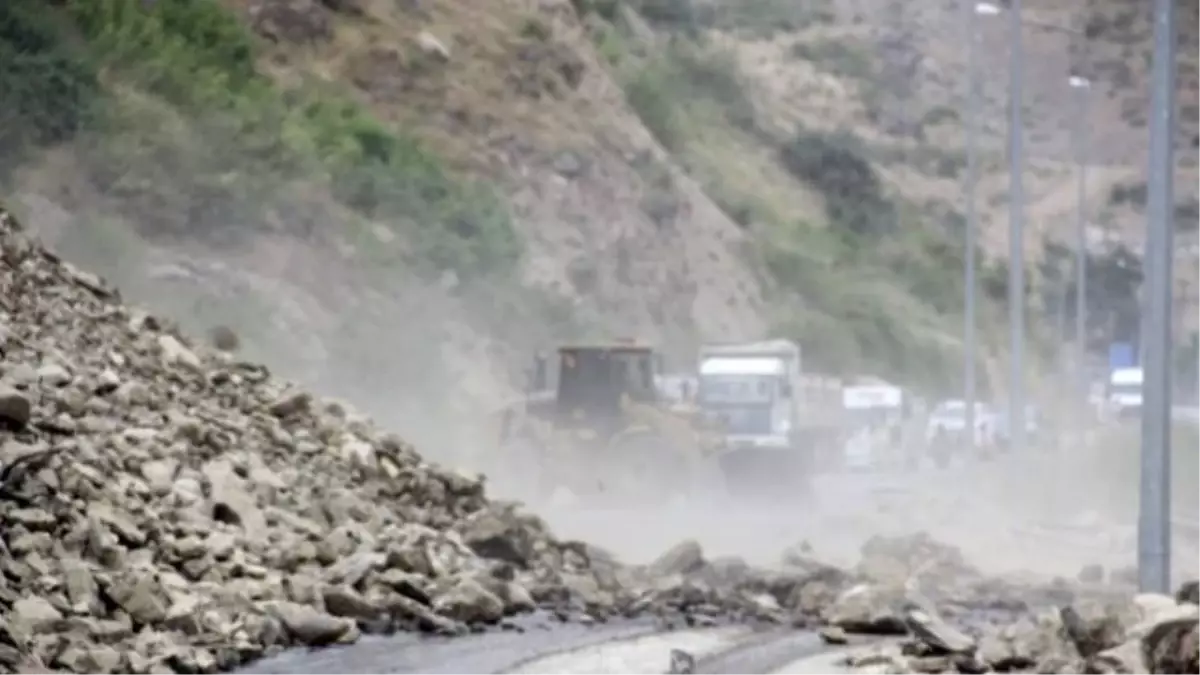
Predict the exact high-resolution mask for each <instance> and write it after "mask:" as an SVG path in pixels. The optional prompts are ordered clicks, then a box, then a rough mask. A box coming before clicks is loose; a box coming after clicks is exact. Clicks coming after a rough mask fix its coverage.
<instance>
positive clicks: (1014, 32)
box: [1008, 0, 1025, 452]
mask: <svg viewBox="0 0 1200 675" xmlns="http://www.w3.org/2000/svg"><path fill="white" fill-rule="evenodd" d="M1008 11H1009V23H1008V29H1009V36H1010V40H1011V52H1010V56H1009V78H1010V79H1009V85H1008V86H1009V96H1008V100H1009V107H1010V110H1009V114H1010V119H1009V123H1008V138H1009V149H1008V162H1009V168H1008V171H1009V190H1008V246H1009V250H1008V258H1009V261H1008V312H1009V326H1010V328H1011V329H1012V347H1011V349H1012V363H1011V373H1010V375H1009V378H1010V382H1009V389H1008V419H1009V434H1010V438H1011V442H1012V449H1013V451H1014V452H1021V451H1023V450H1024V449H1025V391H1024V389H1025V246H1024V243H1025V241H1024V240H1025V222H1024V221H1025V181H1024V176H1023V175H1022V172H1023V171H1024V169H1025V148H1024V146H1023V143H1022V140H1023V136H1024V133H1023V129H1024V124H1025V121H1024V115H1023V114H1022V113H1023V111H1022V107H1023V103H1024V98H1025V97H1024V96H1023V95H1022V94H1023V92H1024V68H1025V64H1024V51H1025V50H1024V46H1023V39H1022V35H1021V33H1022V30H1021V29H1022V26H1021V0H1012V2H1011V5H1010V6H1009V10H1008Z"/></svg>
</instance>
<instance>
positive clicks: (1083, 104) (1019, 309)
mask: <svg viewBox="0 0 1200 675" xmlns="http://www.w3.org/2000/svg"><path fill="white" fill-rule="evenodd" d="M1002 11H1005V10H1002V9H1001V7H1000V6H999V5H997V4H993V3H991V2H979V3H977V4H976V5H975V13H976V14H979V15H985V16H995V15H997V14H1000V13H1001V12H1002ZM1007 11H1008V13H1009V15H1008V18H1009V34H1010V39H1011V42H1012V45H1011V50H1012V51H1011V52H1010V62H1009V75H1010V81H1009V97H1008V100H1009V107H1010V110H1009V112H1010V118H1009V124H1008V134H1009V181H1010V182H1009V185H1010V187H1009V202H1008V204H1009V235H1008V237H1009V268H1008V269H1009V275H1008V302H1009V325H1010V327H1011V329H1012V338H1011V339H1012V348H1011V349H1012V362H1011V367H1012V371H1011V374H1010V379H1011V383H1010V386H1009V404H1008V407H1009V424H1010V425H1011V427H1012V428H1011V440H1012V445H1013V448H1014V449H1018V450H1019V449H1023V448H1024V446H1025V430H1026V420H1025V417H1026V415H1025V412H1026V411H1025V405H1024V399H1025V392H1024V389H1025V387H1024V384H1025V247H1024V243H1025V235H1024V230H1025V182H1024V173H1023V171H1024V167H1025V157H1024V144H1023V124H1024V121H1023V118H1024V110H1023V105H1022V104H1023V102H1024V96H1023V93H1024V89H1023V87H1024V72H1023V69H1024V58H1025V55H1024V45H1023V41H1022V37H1023V35H1022V30H1021V29H1022V27H1023V26H1025V25H1029V26H1034V27H1038V28H1043V29H1046V30H1051V31H1056V32H1060V33H1066V34H1067V35H1070V36H1071V38H1072V40H1074V39H1080V40H1083V39H1085V38H1086V36H1085V34H1084V33H1083V31H1080V30H1077V29H1074V28H1069V27H1066V26H1060V25H1057V24H1052V23H1045V22H1041V21H1033V20H1025V19H1023V18H1022V17H1021V0H1011V2H1010V4H1009V7H1008V9H1007ZM1084 46H1085V47H1086V45H1084ZM1068 83H1069V84H1070V86H1071V88H1072V89H1074V90H1075V91H1076V93H1077V95H1078V96H1079V98H1078V99H1077V103H1078V105H1079V110H1078V113H1079V114H1078V115H1077V118H1076V120H1075V134H1074V135H1075V145H1076V148H1075V154H1076V161H1077V162H1078V164H1079V166H1078V171H1077V186H1076V191H1077V194H1076V200H1077V201H1076V206H1075V220H1076V242H1075V275H1076V276H1075V279H1076V299H1075V302H1076V312H1075V322H1076V336H1077V337H1076V339H1077V340H1078V341H1079V345H1078V352H1079V354H1078V357H1077V358H1078V361H1079V363H1078V364H1077V366H1076V367H1077V369H1078V370H1079V376H1078V382H1079V388H1080V392H1081V393H1082V391H1083V389H1084V386H1085V382H1086V376H1085V372H1086V371H1085V370H1084V368H1083V362H1084V360H1085V356H1086V349H1087V348H1086V340H1084V338H1083V335H1084V334H1085V333H1086V325H1087V324H1086V315H1087V312H1086V307H1087V305H1086V300H1087V295H1086V280H1087V277H1086V274H1087V272H1086V270H1087V223H1086V215H1085V214H1086V205H1085V204H1084V201H1085V200H1086V199H1087V186H1086V178H1087V175H1086V170H1085V165H1086V161H1087V158H1086V150H1085V147H1086V144H1087V134H1086V126H1087V113H1088V110H1087V107H1088V96H1087V89H1088V87H1089V86H1090V82H1089V81H1088V80H1087V79H1086V78H1084V77H1082V76H1078V75H1076V74H1072V75H1071V77H1070V79H1069V80H1068ZM1063 283H1064V290H1065V283H1066V281H1065V279H1064V281H1063ZM1065 311H1066V296H1065V292H1064V294H1063V296H1062V302H1061V303H1060V306H1059V312H1060V315H1059V317H1058V321H1059V326H1060V330H1059V335H1060V336H1062V335H1064V334H1065V331H1063V330H1062V327H1064V326H1065V323H1064V322H1065ZM1060 354H1061V352H1060ZM1065 381H1069V379H1068V380H1065Z"/></svg>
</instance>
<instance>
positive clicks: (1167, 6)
mask: <svg viewBox="0 0 1200 675" xmlns="http://www.w3.org/2000/svg"><path fill="white" fill-rule="evenodd" d="M1174 113H1175V0H1155V2H1154V65H1153V70H1152V89H1151V115H1150V161H1149V170H1148V177H1149V180H1148V181H1147V182H1146V187H1147V195H1146V262H1145V266H1144V269H1145V270H1146V286H1145V289H1146V295H1145V307H1146V316H1145V320H1144V322H1143V326H1144V330H1143V335H1142V338H1143V339H1142V343H1143V345H1145V347H1146V348H1145V349H1144V351H1143V353H1144V354H1145V385H1144V391H1143V396H1144V405H1143V406H1142V473H1141V491H1140V504H1139V507H1140V513H1139V518H1138V580H1139V585H1140V587H1141V590H1142V592H1148V593H1168V592H1170V582H1171V528H1170V523H1171V482H1170V481H1171V448H1170V438H1169V432H1170V423H1171V371H1170V368H1169V363H1170V354H1171V290H1172V289H1171V285H1172V284H1171V276H1172V275H1171V263H1172V258H1173V257H1174V256H1173V255H1172V250H1171V249H1172V241H1171V238H1172V234H1173V229H1174V223H1173V222H1172V202H1173V199H1174V195H1173V194H1172V193H1173V192H1174V180H1173V176H1172V174H1173V169H1174V163H1175V162H1174V159H1175V158H1174V147H1173V145H1174V138H1173V136H1174V133H1173V132H1174V129H1175V124H1174V122H1175V119H1174V117H1175V114H1174Z"/></svg>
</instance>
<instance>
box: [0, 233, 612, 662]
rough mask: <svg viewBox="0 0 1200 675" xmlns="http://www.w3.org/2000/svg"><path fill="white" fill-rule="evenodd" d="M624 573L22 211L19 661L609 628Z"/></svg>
mask: <svg viewBox="0 0 1200 675" xmlns="http://www.w3.org/2000/svg"><path fill="white" fill-rule="evenodd" d="M218 342H219V343H220V344H218V346H221V347H227V346H228V345H229V343H230V340H229V336H228V335H226V336H223V337H221V339H220V340H218ZM619 576H620V570H619V567H618V566H617V565H616V564H615V563H613V562H610V561H609V559H608V558H606V557H604V556H599V555H595V554H594V552H593V551H592V550H591V549H589V547H587V546H585V545H584V544H581V543H578V542H569V541H559V540H556V539H554V538H553V537H552V536H551V535H550V533H549V532H548V531H547V528H546V526H545V525H544V523H543V522H542V521H541V520H539V519H538V518H536V517H533V516H529V515H524V514H522V513H520V512H519V511H518V510H517V508H516V507H515V506H514V505H510V504H503V503H497V502H490V501H489V500H487V499H486V498H485V495H484V481H483V478H482V477H469V476H464V475H459V474H458V473H455V472H451V471H447V470H443V469H441V468H438V467H436V466H434V465H431V464H429V463H428V462H425V461H424V460H423V459H422V458H421V457H420V456H419V455H418V454H417V453H416V452H415V451H414V449H413V448H412V447H410V446H409V445H408V444H407V443H405V442H404V441H403V440H401V439H400V438H398V437H396V436H394V435H390V434H385V433H382V432H380V431H378V430H376V429H374V428H373V427H372V425H371V424H370V422H369V421H368V420H366V419H364V418H362V417H361V416H359V415H357V414H355V413H354V412H353V411H352V410H351V409H350V408H349V407H348V406H346V405H344V404H341V403H338V402H335V401H326V400H321V399H319V398H317V397H314V396H312V395H311V394H309V393H307V392H303V391H300V390H298V389H295V388H292V387H290V386H289V385H287V384H286V383H284V382H282V381H280V380H278V379H275V378H273V377H271V375H270V373H269V372H268V371H267V369H266V368H264V367H263V366H260V365H255V364H251V363H244V362H241V361H238V360H236V358H235V357H234V356H232V355H231V354H230V353H228V352H226V351H218V350H208V349H205V348H202V347H200V346H198V345H194V344H192V343H191V342H189V341H188V340H187V339H186V338H185V337H183V336H181V335H179V334H178V333H177V332H176V331H175V329H174V328H173V327H172V325H171V324H169V323H168V322H166V321H164V320H162V319H159V318H156V317H154V316H151V315H149V314H147V313H145V312H142V311H139V310H137V309H132V308H129V307H126V306H124V305H123V304H122V303H121V298H120V295H119V293H118V292H117V291H116V290H115V289H112V288H109V287H108V286H107V285H106V284H105V282H104V281H103V280H101V279H100V278H98V277H96V276H94V275H91V274H89V273H87V272H85V271H82V270H79V269H76V268H75V267H73V266H72V265H70V264H68V263H67V262H65V261H63V260H60V259H58V258H57V257H56V256H54V255H53V254H52V253H50V252H48V251H46V250H44V249H43V248H42V247H41V246H40V245H39V244H38V243H37V242H36V241H35V240H34V239H32V238H31V236H29V235H28V234H27V233H26V232H24V231H23V230H22V228H21V227H20V225H19V224H18V223H17V222H16V220H15V219H14V218H13V217H11V216H10V215H9V214H7V213H6V212H4V211H3V210H0V672H17V671H30V670H42V669H46V668H50V669H55V670H66V671H74V672H92V673H96V672H132V673H148V672H170V671H174V672H215V671H219V670H227V669H230V668H233V667H235V666H237V665H238V664H240V663H244V662H247V661H250V660H253V659H255V658H258V657H260V656H263V655H265V654H267V653H270V652H273V651H276V650H279V649H283V648H287V647H290V646H301V645H303V646H319V645H330V644H343V643H349V642H353V641H355V640H356V639H357V638H358V637H359V635H360V634H361V633H363V632H365V631H370V632H387V631H392V630H419V631H426V632H435V633H443V634H457V633H461V632H464V631H468V630H471V629H472V628H474V627H477V626H484V625H489V624H497V623H499V622H502V621H503V620H504V619H505V617H507V616H510V615H512V614H515V613H520V612H526V611H529V610H532V609H534V608H535V607H544V608H550V609H553V610H554V611H555V612H556V613H558V614H559V615H560V616H561V617H563V618H564V619H565V618H570V617H571V616H573V615H574V614H576V613H579V612H581V611H583V610H585V609H586V610H588V611H589V612H590V615H591V617H592V618H593V619H596V618H601V619H602V618H604V617H605V616H606V614H605V613H606V612H615V611H617V610H618V608H619V607H621V603H622V600H623V599H627V597H628V594H627V593H626V592H625V591H624V590H623V588H622V586H621V585H620V579H619Z"/></svg>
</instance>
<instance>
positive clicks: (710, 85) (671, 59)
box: [622, 41, 755, 151]
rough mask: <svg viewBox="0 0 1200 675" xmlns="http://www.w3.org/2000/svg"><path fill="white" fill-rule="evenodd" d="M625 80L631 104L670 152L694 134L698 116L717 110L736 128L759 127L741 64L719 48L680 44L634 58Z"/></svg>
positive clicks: (681, 145) (680, 147) (676, 149)
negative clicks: (638, 58) (641, 59)
mask: <svg viewBox="0 0 1200 675" xmlns="http://www.w3.org/2000/svg"><path fill="white" fill-rule="evenodd" d="M622 79H623V83H624V87H625V96H626V99H627V100H628V102H629V105H630V106H631V107H632V108H633V110H634V111H635V112H636V113H637V114H638V117H640V118H641V120H642V123H643V124H645V125H646V127H647V128H648V129H649V130H650V132H651V133H653V134H654V136H655V138H657V139H658V141H659V143H662V145H663V147H665V148H667V149H668V150H672V151H679V150H681V149H682V148H683V145H684V142H685V141H686V140H687V139H689V138H691V137H693V136H694V135H695V131H694V130H693V129H692V128H690V127H692V126H693V125H695V124H696V123H697V120H696V117H697V115H703V114H707V113H713V112H715V113H716V114H717V115H719V116H720V117H723V118H724V121H725V122H728V123H729V124H731V125H733V126H734V127H737V128H743V129H748V128H753V127H754V126H755V113H754V106H753V104H752V103H751V101H750V97H749V95H748V93H747V92H746V89H745V86H744V84H743V82H742V80H741V76H740V73H739V71H738V67H737V63H736V62H735V61H734V58H733V56H732V55H731V54H729V53H728V52H725V51H723V50H720V49H718V48H715V47H706V46H701V45H698V44H694V43H687V42H682V41H681V42H676V43H674V44H672V45H671V46H669V47H667V48H665V49H664V50H663V51H661V52H658V53H656V54H653V55H651V56H650V57H649V58H647V59H645V60H644V61H641V62H631V63H630V64H629V65H628V70H627V72H626V74H625V75H624V76H623V78H622Z"/></svg>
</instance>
